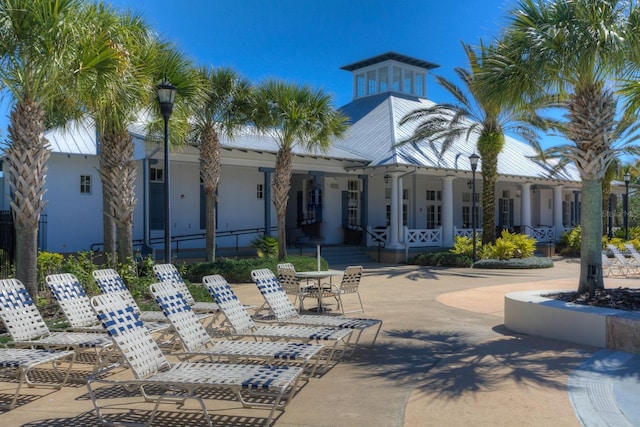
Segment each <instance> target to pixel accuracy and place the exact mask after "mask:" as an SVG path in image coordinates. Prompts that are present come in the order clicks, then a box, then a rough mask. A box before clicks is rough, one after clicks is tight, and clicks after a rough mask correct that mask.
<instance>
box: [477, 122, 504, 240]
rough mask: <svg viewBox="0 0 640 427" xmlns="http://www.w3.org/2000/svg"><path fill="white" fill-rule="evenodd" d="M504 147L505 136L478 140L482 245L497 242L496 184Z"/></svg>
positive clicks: (483, 136) (496, 134)
mask: <svg viewBox="0 0 640 427" xmlns="http://www.w3.org/2000/svg"><path fill="white" fill-rule="evenodd" d="M503 146H504V134H503V133H502V131H499V132H487V133H483V134H481V135H480V136H479V138H478V152H479V153H480V157H481V159H482V213H483V215H482V244H483V245H486V244H489V243H493V242H495V240H496V213H495V212H496V182H497V180H498V155H499V154H500V152H501V151H502V148H503Z"/></svg>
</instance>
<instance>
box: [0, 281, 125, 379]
mask: <svg viewBox="0 0 640 427" xmlns="http://www.w3.org/2000/svg"><path fill="white" fill-rule="evenodd" d="M0 317H1V318H2V321H3V322H4V325H5V327H6V328H7V331H8V332H9V335H10V336H11V341H10V342H9V343H7V344H8V345H11V346H13V347H16V348H43V349H47V350H74V351H75V352H76V353H79V352H94V353H95V355H96V362H95V364H94V367H93V371H94V372H97V371H100V370H102V369H103V368H104V367H105V366H106V364H107V363H111V362H112V360H111V356H112V354H113V353H112V350H113V344H112V343H111V340H110V339H109V337H108V336H107V334H106V333H90V332H51V331H50V330H49V328H48V327H47V325H46V323H45V322H44V319H43V318H42V315H41V314H40V312H39V311H38V308H37V307H36V305H35V304H34V302H33V299H31V295H29V292H27V289H26V288H25V287H24V285H23V284H22V282H20V281H19V280H18V279H3V280H0Z"/></svg>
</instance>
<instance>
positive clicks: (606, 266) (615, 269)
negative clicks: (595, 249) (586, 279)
mask: <svg viewBox="0 0 640 427" xmlns="http://www.w3.org/2000/svg"><path fill="white" fill-rule="evenodd" d="M602 275H603V276H604V277H624V276H625V267H624V266H622V265H620V264H619V263H618V262H617V261H615V260H612V259H611V258H609V257H608V256H607V254H606V253H604V252H602Z"/></svg>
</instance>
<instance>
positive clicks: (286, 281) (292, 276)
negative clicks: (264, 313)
mask: <svg viewBox="0 0 640 427" xmlns="http://www.w3.org/2000/svg"><path fill="white" fill-rule="evenodd" d="M278 279H279V280H280V285H281V286H282V289H284V292H285V293H286V294H287V295H294V296H295V298H294V299H293V304H294V306H295V303H296V302H298V311H302V310H304V299H305V298H306V297H307V296H309V295H310V294H312V293H313V291H312V289H313V286H311V285H308V286H303V285H302V284H301V283H300V280H299V279H298V277H297V276H296V270H295V269H294V268H293V264H290V263H283V264H278ZM265 304H266V303H265ZM264 307H265V305H264V304H263V306H262V307H261V309H262V308H264Z"/></svg>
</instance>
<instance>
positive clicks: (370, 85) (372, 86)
mask: <svg viewBox="0 0 640 427" xmlns="http://www.w3.org/2000/svg"><path fill="white" fill-rule="evenodd" d="M377 86H378V82H377V81H376V72H375V70H374V71H368V72H367V94H369V95H370V94H372V93H376V89H377Z"/></svg>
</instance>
